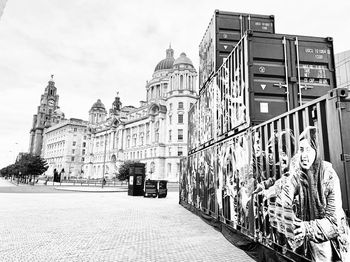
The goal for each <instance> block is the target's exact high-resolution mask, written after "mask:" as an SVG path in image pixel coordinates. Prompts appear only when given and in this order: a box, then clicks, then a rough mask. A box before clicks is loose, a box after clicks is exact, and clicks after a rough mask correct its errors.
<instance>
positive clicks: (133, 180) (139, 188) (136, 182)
mask: <svg viewBox="0 0 350 262" xmlns="http://www.w3.org/2000/svg"><path fill="white" fill-rule="evenodd" d="M144 183H145V164H143V163H135V164H132V165H130V167H129V183H128V195H129V196H143V193H144V191H143V188H144Z"/></svg>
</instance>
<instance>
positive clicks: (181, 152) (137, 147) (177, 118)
mask: <svg viewBox="0 0 350 262" xmlns="http://www.w3.org/2000/svg"><path fill="white" fill-rule="evenodd" d="M196 78H197V72H196V70H195V68H194V66H193V64H192V62H191V60H190V59H189V58H188V57H187V56H186V54H185V53H181V55H180V57H178V58H177V59H175V58H174V50H173V49H171V47H169V49H167V50H166V58H165V59H163V60H161V61H160V62H159V63H158V64H157V66H156V67H155V70H154V73H153V76H152V79H151V80H150V81H148V82H147V84H146V101H141V102H140V107H138V108H134V107H122V104H121V102H120V98H119V96H117V97H116V98H115V101H114V102H113V104H112V109H111V110H110V111H109V116H107V111H106V109H105V107H104V105H103V104H102V102H101V101H100V100H98V101H97V102H96V103H95V104H94V105H93V106H92V108H91V109H90V111H89V121H90V126H89V130H90V134H89V136H88V140H89V142H88V157H87V158H86V159H85V163H84V169H83V170H84V176H86V177H90V178H102V176H107V177H110V178H112V177H114V176H115V175H116V173H117V169H118V166H119V165H120V164H121V163H122V162H123V161H125V160H133V161H140V162H142V163H145V164H146V172H147V176H148V177H149V178H154V179H167V180H171V181H177V180H178V175H179V167H180V158H181V157H183V156H185V155H187V131H188V125H187V123H188V120H187V113H188V111H189V109H190V107H191V105H192V104H193V103H195V101H196V99H197V93H196V90H197V88H196Z"/></svg>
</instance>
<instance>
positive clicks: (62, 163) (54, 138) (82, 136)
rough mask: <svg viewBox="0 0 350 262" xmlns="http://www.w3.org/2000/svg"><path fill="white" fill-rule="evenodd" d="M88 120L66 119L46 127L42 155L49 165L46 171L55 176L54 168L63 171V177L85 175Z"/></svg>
mask: <svg viewBox="0 0 350 262" xmlns="http://www.w3.org/2000/svg"><path fill="white" fill-rule="evenodd" d="M87 126H88V121H83V120H81V119H75V118H70V119H64V120H62V121H61V122H59V123H56V124H55V125H53V126H51V127H48V128H45V130H44V136H43V149H42V153H41V157H42V158H44V159H45V160H46V161H47V164H48V166H49V168H48V170H47V171H46V172H45V174H46V175H48V176H53V171H54V169H56V170H57V172H59V173H61V179H65V178H66V179H70V178H79V177H82V176H83V172H82V168H83V164H84V161H85V157H86V154H87V151H86V149H87V143H86V141H87Z"/></svg>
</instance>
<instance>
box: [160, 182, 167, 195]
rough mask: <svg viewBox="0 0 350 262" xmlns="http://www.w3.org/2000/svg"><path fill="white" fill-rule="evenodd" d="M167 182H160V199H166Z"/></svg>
mask: <svg viewBox="0 0 350 262" xmlns="http://www.w3.org/2000/svg"><path fill="white" fill-rule="evenodd" d="M167 184H168V181H167V180H158V198H163V197H166V195H167V193H168V188H167Z"/></svg>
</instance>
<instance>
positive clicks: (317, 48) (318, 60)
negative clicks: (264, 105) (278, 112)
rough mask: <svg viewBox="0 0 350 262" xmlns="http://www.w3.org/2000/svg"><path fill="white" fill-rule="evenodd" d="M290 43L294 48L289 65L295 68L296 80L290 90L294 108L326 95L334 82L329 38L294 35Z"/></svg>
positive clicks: (332, 56)
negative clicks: (320, 38)
mask: <svg viewBox="0 0 350 262" xmlns="http://www.w3.org/2000/svg"><path fill="white" fill-rule="evenodd" d="M293 42H294V43H293ZM290 45H291V46H293V45H294V49H295V52H293V58H292V60H291V65H290V66H291V67H292V68H295V73H294V74H293V77H295V78H294V79H295V81H297V83H294V84H293V90H292V92H293V97H294V102H293V108H294V107H298V106H300V105H303V104H305V103H307V102H309V101H311V100H313V99H316V98H318V97H321V96H323V95H326V94H327V93H328V91H330V90H331V89H333V88H336V83H335V68H334V54H333V42H332V40H331V39H327V41H324V42H323V41H317V42H316V41H311V39H310V40H309V39H304V38H301V37H295V39H293V40H291V43H290Z"/></svg>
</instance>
